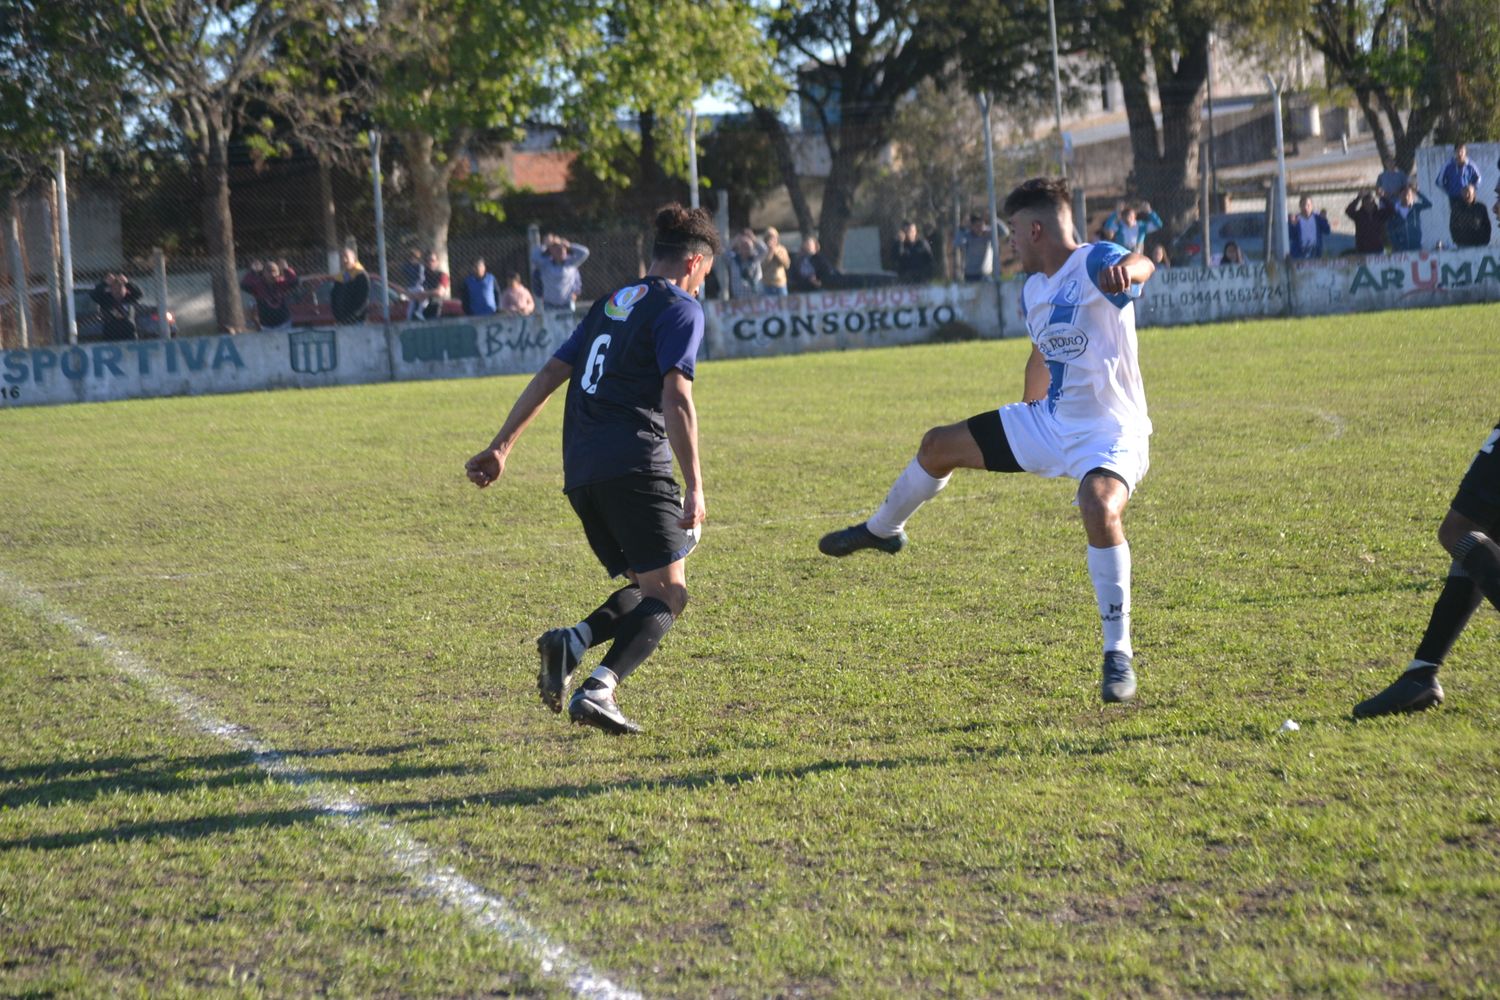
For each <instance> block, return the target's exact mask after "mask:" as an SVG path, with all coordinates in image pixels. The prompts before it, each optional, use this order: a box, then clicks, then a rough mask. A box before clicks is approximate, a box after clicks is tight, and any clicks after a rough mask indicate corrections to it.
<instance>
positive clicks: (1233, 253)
mask: <svg viewBox="0 0 1500 1000" xmlns="http://www.w3.org/2000/svg"><path fill="white" fill-rule="evenodd" d="M1219 263H1220V264H1243V263H1245V255H1244V254H1243V253H1241V252H1240V245H1239V244H1238V243H1236V242H1235V241H1234V240H1230V241H1229V242H1228V243H1225V244H1224V252H1223V253H1221V254H1219Z"/></svg>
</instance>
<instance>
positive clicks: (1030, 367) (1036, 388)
mask: <svg viewBox="0 0 1500 1000" xmlns="http://www.w3.org/2000/svg"><path fill="white" fill-rule="evenodd" d="M1051 379H1052V376H1051V375H1050V374H1049V373H1048V371H1047V359H1046V358H1044V357H1042V352H1041V351H1040V350H1039V349H1038V348H1037V346H1036V345H1035V344H1032V345H1031V356H1030V357H1029V358H1027V359H1026V380H1025V382H1024V384H1023V385H1022V388H1021V402H1023V403H1036V402H1040V401H1041V400H1043V399H1046V398H1047V385H1048V383H1049V382H1051Z"/></svg>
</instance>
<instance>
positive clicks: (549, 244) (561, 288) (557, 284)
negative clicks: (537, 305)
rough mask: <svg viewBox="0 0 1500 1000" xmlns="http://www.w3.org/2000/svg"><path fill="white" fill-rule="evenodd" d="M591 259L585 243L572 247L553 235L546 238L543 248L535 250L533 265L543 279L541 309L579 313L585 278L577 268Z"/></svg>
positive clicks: (535, 248) (571, 244)
mask: <svg viewBox="0 0 1500 1000" xmlns="http://www.w3.org/2000/svg"><path fill="white" fill-rule="evenodd" d="M588 259H589V248H588V247H586V246H584V245H583V244H582V243H570V242H568V241H567V240H565V239H563V238H562V237H561V236H555V235H553V234H551V233H548V234H547V236H546V237H545V238H543V240H542V242H541V245H540V246H536V247H533V248H532V251H531V264H532V268H533V269H534V270H535V271H536V272H537V274H538V276H539V277H540V278H541V282H542V305H544V306H545V307H546V308H548V309H566V310H567V311H568V312H574V311H576V310H577V308H578V296H579V295H580V294H581V293H582V292H583V275H582V274H580V273H579V270H578V268H579V266H580V265H581V264H582V263H583V262H584V261H586V260H588Z"/></svg>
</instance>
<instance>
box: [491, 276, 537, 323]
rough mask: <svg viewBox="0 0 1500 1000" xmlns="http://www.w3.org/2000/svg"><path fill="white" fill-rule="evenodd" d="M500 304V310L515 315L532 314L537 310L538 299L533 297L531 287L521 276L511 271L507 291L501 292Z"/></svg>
mask: <svg viewBox="0 0 1500 1000" xmlns="http://www.w3.org/2000/svg"><path fill="white" fill-rule="evenodd" d="M498 306H499V311H500V312H503V313H509V314H511V315H513V316H530V315H531V314H532V313H534V312H536V300H535V299H533V298H532V297H531V289H529V288H527V287H526V285H525V283H524V282H522V281H521V276H520V275H519V274H517V273H515V272H514V271H512V272H511V275H510V281H509V282H508V283H507V284H506V286H505V291H503V292H501V293H500V301H499V303H498Z"/></svg>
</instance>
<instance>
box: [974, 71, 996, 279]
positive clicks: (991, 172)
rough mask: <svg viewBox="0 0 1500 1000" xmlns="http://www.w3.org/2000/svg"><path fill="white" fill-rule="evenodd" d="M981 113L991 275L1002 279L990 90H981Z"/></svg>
mask: <svg viewBox="0 0 1500 1000" xmlns="http://www.w3.org/2000/svg"><path fill="white" fill-rule="evenodd" d="M979 113H980V116H981V117H982V118H983V119H984V181H985V186H986V187H987V188H988V189H989V199H990V219H989V223H990V275H991V277H993V278H994V280H996V281H999V280H1000V218H999V216H998V215H997V214H996V206H995V134H994V130H993V128H992V127H991V125H990V92H989V91H987V90H982V91H980V92H979Z"/></svg>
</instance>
